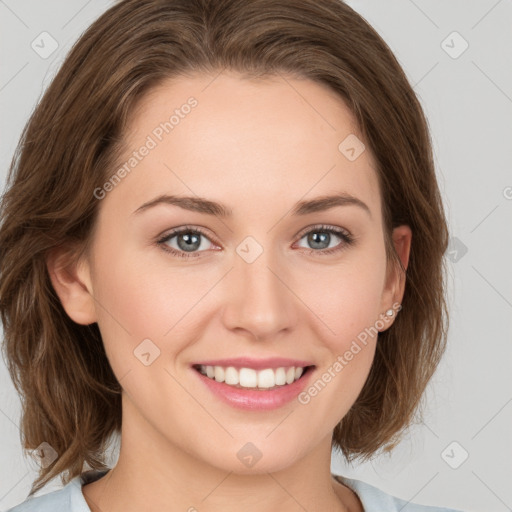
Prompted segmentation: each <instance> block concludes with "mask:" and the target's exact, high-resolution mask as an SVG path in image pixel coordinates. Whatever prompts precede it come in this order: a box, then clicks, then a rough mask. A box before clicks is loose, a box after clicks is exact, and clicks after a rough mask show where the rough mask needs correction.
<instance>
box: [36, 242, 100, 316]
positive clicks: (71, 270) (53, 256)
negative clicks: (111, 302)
mask: <svg viewBox="0 0 512 512" xmlns="http://www.w3.org/2000/svg"><path fill="white" fill-rule="evenodd" d="M74 254H75V252H74V251H73V250H72V249H69V248H64V247H56V248H54V249H52V250H51V251H50V252H49V253H48V255H47V257H46V267H47V269H48V273H49V275H50V279H51V282H52V284H53V288H54V289H55V292H56V293H57V295H58V296H59V298H60V301H61V304H62V307H63V308H64V310H65V311H66V313H67V314H68V316H69V317H70V318H71V319H72V320H73V321H75V322H76V323H77V324H82V325H89V324H92V323H94V322H96V309H95V307H94V298H93V289H92V284H91V275H90V266H89V263H88V261H87V260H86V259H85V258H80V259H79V260H77V259H76V258H74V257H73V256H74Z"/></svg>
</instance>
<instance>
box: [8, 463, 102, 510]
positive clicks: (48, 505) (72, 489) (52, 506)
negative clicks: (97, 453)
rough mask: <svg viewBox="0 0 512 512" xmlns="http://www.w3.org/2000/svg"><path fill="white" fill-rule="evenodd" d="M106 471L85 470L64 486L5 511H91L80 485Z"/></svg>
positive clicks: (100, 475) (99, 476)
mask: <svg viewBox="0 0 512 512" xmlns="http://www.w3.org/2000/svg"><path fill="white" fill-rule="evenodd" d="M105 473H106V471H96V470H92V471H87V472H85V473H82V475H79V476H77V477H75V478H73V479H72V480H70V481H69V482H68V483H67V484H66V485H65V486H64V487H62V488H61V489H57V490H56V491H51V492H48V493H46V494H42V495H40V496H33V497H31V498H28V499H26V500H25V501H24V502H23V503H20V504H19V505H16V506H15V507H13V508H10V509H9V510H6V512H91V510H90V508H89V507H88V505H87V502H86V501H85V498H84V496H83V494H82V485H83V484H85V483H89V482H91V481H94V480H96V479H98V478H101V477H102V476H103V475H104V474H105Z"/></svg>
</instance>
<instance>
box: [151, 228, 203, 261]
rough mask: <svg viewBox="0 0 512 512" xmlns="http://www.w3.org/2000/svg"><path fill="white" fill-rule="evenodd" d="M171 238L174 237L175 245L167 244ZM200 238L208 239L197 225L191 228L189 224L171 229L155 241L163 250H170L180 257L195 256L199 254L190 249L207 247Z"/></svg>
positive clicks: (195, 249)
mask: <svg viewBox="0 0 512 512" xmlns="http://www.w3.org/2000/svg"><path fill="white" fill-rule="evenodd" d="M173 238H176V241H175V242H176V244H177V247H176V246H174V247H173V246H170V244H169V242H170V241H171V240H172V239H173ZM201 238H205V239H207V240H209V238H208V237H207V236H206V233H205V232H204V231H203V230H201V229H199V228H197V227H194V228H192V227H189V226H184V227H182V228H179V229H175V230H173V231H171V232H170V233H168V234H167V235H165V236H164V237H163V238H161V239H160V240H158V242H157V243H158V244H159V245H161V246H162V248H163V249H164V250H165V251H167V252H170V253H171V254H173V255H175V256H180V257H182V258H195V257H197V256H200V255H201V254H195V253H193V252H192V251H197V250H198V249H203V250H204V249H207V248H208V247H205V246H204V244H202V241H201ZM207 245H208V244H206V246H207Z"/></svg>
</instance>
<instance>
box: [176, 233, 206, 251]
mask: <svg viewBox="0 0 512 512" xmlns="http://www.w3.org/2000/svg"><path fill="white" fill-rule="evenodd" d="M183 241H184V242H183ZM178 245H179V247H180V249H182V250H183V251H191V250H194V249H198V248H199V246H200V245H201V244H200V241H199V235H198V234H192V235H191V234H188V233H186V234H182V235H180V236H179V237H178Z"/></svg>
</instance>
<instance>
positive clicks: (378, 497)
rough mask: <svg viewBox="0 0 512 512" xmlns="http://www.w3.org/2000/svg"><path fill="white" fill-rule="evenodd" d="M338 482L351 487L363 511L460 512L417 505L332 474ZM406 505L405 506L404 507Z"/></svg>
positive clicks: (360, 482) (364, 483) (458, 511)
mask: <svg viewBox="0 0 512 512" xmlns="http://www.w3.org/2000/svg"><path fill="white" fill-rule="evenodd" d="M333 476H334V477H335V478H336V479H337V480H338V481H339V482H341V483H342V484H343V485H346V486H347V487H349V488H350V489H352V490H353V491H354V492H355V493H356V494H357V495H358V496H359V499H360V500H361V503H362V504H363V507H364V510H365V512H381V511H382V510H386V512H399V511H401V510H407V512H462V511H460V510H455V509H452V508H443V507H433V506H429V505H418V504H415V503H411V502H409V501H406V500H403V499H400V498H397V497H395V496H391V495H390V494H387V493H386V492H384V491H382V490H380V489H378V488H377V487H374V486H373V485H370V484H367V483H366V482H362V481H361V480H354V479H352V478H346V477H344V476H341V475H333ZM405 507H407V508H405Z"/></svg>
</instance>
